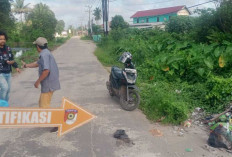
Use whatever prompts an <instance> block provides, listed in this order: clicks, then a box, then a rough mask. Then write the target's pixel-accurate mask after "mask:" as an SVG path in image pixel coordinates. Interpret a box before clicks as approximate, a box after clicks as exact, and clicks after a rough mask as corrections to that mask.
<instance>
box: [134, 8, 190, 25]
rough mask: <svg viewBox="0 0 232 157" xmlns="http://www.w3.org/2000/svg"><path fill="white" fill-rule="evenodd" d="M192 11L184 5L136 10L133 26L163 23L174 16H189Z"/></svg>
mask: <svg viewBox="0 0 232 157" xmlns="http://www.w3.org/2000/svg"><path fill="white" fill-rule="evenodd" d="M189 15H191V12H190V11H189V10H188V8H187V7H186V6H184V5H182V6H175V7H169V8H161V9H152V10H144V11H138V12H136V13H135V14H134V15H133V16H131V18H133V25H132V26H151V25H152V26H154V25H163V22H165V21H168V20H169V19H170V18H171V17H174V16H189Z"/></svg>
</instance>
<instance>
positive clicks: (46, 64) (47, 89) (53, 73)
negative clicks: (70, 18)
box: [22, 37, 60, 108]
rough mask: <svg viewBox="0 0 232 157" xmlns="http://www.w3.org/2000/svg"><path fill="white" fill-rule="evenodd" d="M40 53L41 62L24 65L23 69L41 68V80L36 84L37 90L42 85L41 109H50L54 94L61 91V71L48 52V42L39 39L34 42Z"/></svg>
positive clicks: (41, 38)
mask: <svg viewBox="0 0 232 157" xmlns="http://www.w3.org/2000/svg"><path fill="white" fill-rule="evenodd" d="M33 44H34V45H35V46H36V48H37V51H38V52H39V60H38V61H37V62H34V63H30V64H26V63H25V62H23V61H22V63H23V68H36V67H39V78H38V80H37V81H36V82H35V84H34V86H35V88H38V87H39V84H41V94H40V99H39V107H41V108H49V107H50V103H51V98H52V95H53V92H54V91H56V90H59V89H60V82H59V70H58V67H57V64H56V61H55V58H54V57H53V55H52V54H51V52H50V51H49V50H48V47H47V44H48V42H47V40H46V39H45V38H43V37H39V38H37V39H36V41H34V42H33Z"/></svg>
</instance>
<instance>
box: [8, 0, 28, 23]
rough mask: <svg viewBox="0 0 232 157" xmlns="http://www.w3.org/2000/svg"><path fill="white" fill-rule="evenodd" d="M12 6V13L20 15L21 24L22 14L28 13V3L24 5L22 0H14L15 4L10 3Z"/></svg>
mask: <svg viewBox="0 0 232 157" xmlns="http://www.w3.org/2000/svg"><path fill="white" fill-rule="evenodd" d="M12 5H13V6H14V8H13V12H14V13H16V14H20V19H21V22H23V14H25V13H28V12H29V11H30V8H28V6H29V5H30V3H28V4H26V5H24V0H16V1H15V3H12Z"/></svg>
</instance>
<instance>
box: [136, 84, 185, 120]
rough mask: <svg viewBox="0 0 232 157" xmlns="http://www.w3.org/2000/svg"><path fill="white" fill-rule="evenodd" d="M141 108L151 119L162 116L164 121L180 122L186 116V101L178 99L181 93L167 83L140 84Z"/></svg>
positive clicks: (157, 118)
mask: <svg viewBox="0 0 232 157" xmlns="http://www.w3.org/2000/svg"><path fill="white" fill-rule="evenodd" d="M140 87H141V99H142V101H141V105H140V108H141V110H142V111H143V112H144V113H145V114H146V115H147V117H148V118H149V119H151V120H155V121H156V120H159V119H161V118H162V117H164V119H163V120H162V122H164V123H173V124H180V123H181V122H182V121H184V120H186V119H187V118H188V111H189V109H188V106H189V105H188V103H187V102H184V101H182V100H180V99H178V97H179V96H178V95H179V94H181V93H179V92H178V91H176V90H174V89H173V88H170V86H169V84H168V83H165V82H156V83H153V84H141V86H140Z"/></svg>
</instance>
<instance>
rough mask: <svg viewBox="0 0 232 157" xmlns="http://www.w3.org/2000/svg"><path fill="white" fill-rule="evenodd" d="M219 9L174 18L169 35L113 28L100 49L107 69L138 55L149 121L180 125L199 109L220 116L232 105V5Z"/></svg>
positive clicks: (137, 64) (100, 45)
mask: <svg viewBox="0 0 232 157" xmlns="http://www.w3.org/2000/svg"><path fill="white" fill-rule="evenodd" d="M218 4H219V5H218V8H217V9H216V10H213V9H207V10H198V13H199V16H198V17H177V18H173V19H171V20H170V21H169V22H168V23H167V24H166V25H167V27H166V28H167V29H166V31H163V30H158V29H156V30H138V29H113V30H112V31H111V32H110V35H109V36H108V37H106V38H103V39H102V41H101V43H100V44H99V45H98V46H99V47H100V49H98V50H97V53H96V55H97V56H98V57H99V60H100V61H102V62H103V63H104V64H106V65H109V63H110V62H111V61H112V59H113V60H115V61H116V60H117V57H119V56H120V54H121V53H122V52H124V51H129V52H131V53H132V55H133V60H134V62H135V64H136V67H137V70H138V77H139V78H138V84H139V87H140V88H141V97H142V103H141V105H140V108H141V110H142V111H144V113H145V114H146V115H147V116H148V118H150V119H152V120H162V121H163V122H165V123H174V124H177V123H180V122H182V121H184V120H185V119H187V118H188V115H189V113H190V112H191V111H192V109H194V108H195V107H201V108H203V109H205V110H206V111H207V112H210V113H212V112H220V111H222V110H224V109H225V108H226V107H227V105H228V103H229V102H230V101H231V100H232V85H231V84H232V79H231V76H232V73H231V67H232V38H231V36H232V32H231V30H232V27H231V26H232V21H231V20H229V19H228V17H231V15H232V14H231V10H232V1H231V0H229V1H221V3H218ZM99 51H101V53H100V52H99Z"/></svg>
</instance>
